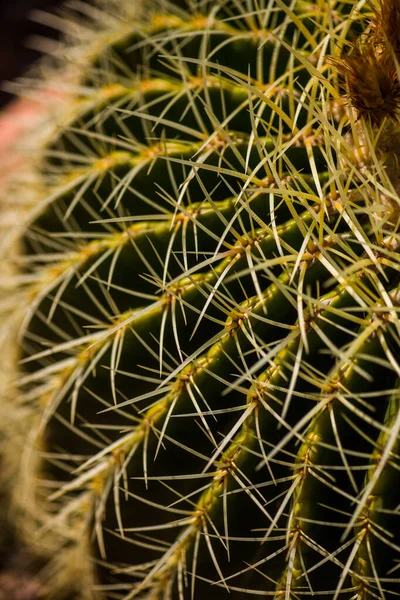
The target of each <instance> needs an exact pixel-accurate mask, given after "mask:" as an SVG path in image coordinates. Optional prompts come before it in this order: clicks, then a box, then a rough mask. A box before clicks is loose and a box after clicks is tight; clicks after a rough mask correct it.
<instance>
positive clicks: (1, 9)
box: [0, 0, 61, 106]
mask: <svg viewBox="0 0 400 600" xmlns="http://www.w3.org/2000/svg"><path fill="white" fill-rule="evenodd" d="M60 4H61V1H60V0H0V82H2V84H1V86H2V85H3V82H5V81H9V80H12V79H14V78H15V77H18V76H20V75H23V73H24V71H26V69H27V68H28V67H29V65H30V64H31V63H32V62H33V61H35V60H36V59H37V58H39V56H40V52H39V50H38V49H36V46H37V44H38V39H37V38H38V37H42V36H43V37H46V38H56V37H57V32H56V31H54V30H52V29H50V28H49V27H45V26H44V25H41V24H39V23H37V22H35V21H34V20H33V18H32V12H33V11H34V10H50V11H51V10H55V9H56V8H57V7H58V6H59V5H60ZM35 40H36V41H35ZM32 46H33V47H32ZM10 100H12V95H11V94H10V93H8V92H7V91H4V90H3V89H1V88H0V106H4V105H5V104H7V102H9V101H10Z"/></svg>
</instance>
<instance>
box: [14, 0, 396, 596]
mask: <svg viewBox="0 0 400 600" xmlns="http://www.w3.org/2000/svg"><path fill="white" fill-rule="evenodd" d="M396 1H397V0H395V1H394V2H393V6H395V5H396ZM121 5H122V6H118V4H116V5H115V6H114V7H113V8H110V7H109V8H108V9H107V8H101V7H100V6H97V8H96V7H92V8H90V9H89V8H88V6H86V8H85V9H84V7H83V6H82V5H81V4H79V3H77V8H76V10H77V11H78V12H77V19H76V20H77V22H78V24H79V27H80V33H79V35H82V38H80V40H81V42H82V39H83V40H84V41H85V43H83V42H82V44H81V45H82V46H83V47H82V48H80V51H79V52H77V53H76V54H75V55H72V56H75V57H76V56H79V61H80V66H79V68H80V69H81V72H82V75H81V76H80V82H79V83H78V84H75V88H74V92H73V94H72V96H73V97H72V99H71V106H70V107H69V109H68V110H67V112H66V114H65V115H63V117H62V118H59V119H58V121H57V124H56V127H55V128H54V130H53V134H52V136H50V138H48V141H47V142H46V143H45V146H44V148H38V149H37V150H38V151H39V152H38V153H39V154H40V160H39V161H38V162H39V164H38V167H37V173H36V179H35V185H34V188H35V189H34V196H35V199H34V201H33V202H32V206H31V208H30V209H29V210H28V212H27V213H26V215H27V216H26V217H24V219H23V221H22V222H21V224H20V225H21V227H19V231H21V230H22V235H20V248H21V250H20V252H19V253H18V254H17V255H16V256H15V259H13V258H12V257H11V261H13V262H14V264H15V265H16V267H17V269H18V271H19V274H18V275H15V281H16V286H17V288H16V290H15V293H16V294H17V296H14V298H15V297H16V298H17V301H16V305H17V307H16V309H15V310H14V311H13V313H12V316H11V317H10V318H9V319H8V320H7V321H6V325H8V330H12V331H14V334H15V335H17V333H18V339H19V344H20V346H19V347H20V350H19V353H20V359H21V360H20V362H19V367H18V369H19V376H18V378H17V384H18V385H17V390H16V391H15V392H14V393H11V391H10V389H11V388H9V391H8V392H7V394H5V396H6V397H7V398H8V400H4V402H5V403H7V402H8V404H7V406H9V412H10V415H11V414H12V415H14V414H17V415H19V417H18V418H19V419H20V421H19V423H20V425H19V426H16V425H14V426H13V430H12V431H10V430H11V427H10V426H8V431H7V423H9V422H11V420H12V419H11V417H10V419H9V420H7V419H6V422H5V424H3V425H2V429H3V430H6V433H7V436H8V437H7V439H8V446H7V449H8V450H7V452H5V461H7V460H9V461H10V463H11V462H13V461H14V463H15V465H14V470H13V475H12V481H11V486H12V489H13V492H12V496H13V497H12V499H11V506H12V509H11V511H12V515H13V517H12V518H13V519H14V520H15V523H16V527H17V529H18V531H19V535H21V536H22V538H24V539H25V540H26V543H29V544H30V546H31V547H32V548H34V552H35V553H37V555H38V556H42V557H43V560H44V562H43V564H44V566H43V569H42V571H41V577H42V578H43V590H44V591H43V597H45V598H60V599H61V598H96V599H97V598H103V599H104V598H110V599H118V598H120V599H125V600H128V599H131V598H141V599H147V600H168V599H172V600H175V599H176V600H184V599H191V600H194V599H196V600H199V599H202V598H207V599H208V600H212V599H220V598H221V599H223V598H233V599H234V598H252V597H258V596H266V597H271V598H282V599H285V600H289V599H293V600H295V599H296V600H297V599H303V598H309V597H310V596H312V595H315V597H316V598H326V599H328V598H329V599H331V600H336V599H342V598H343V599H349V600H350V599H354V600H355V599H357V600H367V599H368V600H370V599H371V600H372V599H374V598H377V599H385V598H386V599H389V598H396V597H398V596H399V594H400V576H399V570H397V567H398V565H399V559H400V521H399V506H400V461H399V455H400V438H399V431H400V412H399V399H400V395H399V377H400V356H399V354H400V352H399V336H400V327H399V320H398V318H397V315H398V311H399V306H400V294H399V292H400V287H399V286H400V279H399V269H400V260H399V255H398V251H397V248H398V240H399V237H398V233H397V224H398V215H399V212H398V205H399V196H398V192H399V189H400V187H399V183H398V176H397V175H396V173H397V166H396V167H394V166H393V165H397V160H398V144H397V143H396V119H395V117H394V116H393V118H392V116H391V115H389V116H388V115H386V118H385V119H384V120H383V121H381V122H380V123H378V124H377V123H376V122H374V119H373V118H371V119H369V118H368V116H366V115H357V106H356V107H355V108H354V107H352V105H351V98H350V99H349V98H348V97H346V96H343V93H342V92H341V88H340V79H339V81H338V77H339V75H338V71H337V70H336V69H334V68H333V67H332V65H330V64H329V61H327V60H326V57H327V56H328V55H335V54H336V55H337V54H338V51H339V50H338V49H340V48H346V47H348V45H349V44H350V43H352V44H353V46H352V47H353V49H354V48H356V45H354V44H357V42H355V40H356V39H357V35H358V34H359V32H360V31H362V28H363V27H366V28H368V18H371V15H368V11H367V10H364V9H363V11H362V12H360V11H361V9H362V5H361V4H360V5H357V6H354V7H352V6H351V4H343V3H337V2H335V0H331V1H329V2H327V1H325V0H321V1H318V2H317V3H316V4H312V3H308V2H301V1H298V2H296V1H295V0H294V1H293V2H291V3H286V2H285V1H281V0H270V1H269V2H267V1H264V0H260V1H257V0H215V1H214V2H210V1H209V0H204V1H201V2H200V1H199V2H194V1H193V2H188V5H186V4H185V3H184V2H180V3H171V4H167V3H164V2H160V3H159V4H157V5H156V6H152V7H151V9H150V11H149V12H148V11H147V10H143V11H142V12H144V13H145V14H144V16H140V17H139V16H136V17H133V16H132V15H130V14H129V10H128V6H127V5H129V2H122V3H121ZM384 6H385V5H384V2H383V1H382V2H381V4H380V7H381V11H383V9H384ZM144 8H145V7H144ZM356 9H357V10H356ZM80 10H81V11H82V13H84V14H80V13H79V11H80ZM125 10H128V12H127V14H126V15H125V12H124V11H125ZM357 11H358V12H357ZM119 15H120V17H119ZM107 19H109V21H110V25H109V28H110V29H108V25H107V23H108V21H107ZM365 19H366V22H367V25H365ZM103 20H104V22H105V25H104V23H103ZM81 30H82V31H83V30H84V32H83V33H82V31H81ZM366 30H368V29H366ZM91 31H92V33H91ZM93 31H94V33H93ZM91 38H93V40H94V41H93V40H92V41H90V39H91ZM87 40H89V41H87ZM385 43H386V44H388V45H389V41H387V42H385V41H384V42H382V43H381V45H380V46H379V48H377V49H375V50H374V52H375V53H376V55H374V56H376V60H378V59H379V57H380V56H381V53H382V52H384V51H386V52H391V51H392V50H391V48H389V49H387V48H386V49H385V48H384V50H382V44H383V46H384V45H385ZM85 44H86V46H85ZM346 45H347V46H346ZM77 48H78V50H79V47H78V43H77V44H76V45H75V50H76V49H77ZM353 51H355V50H353ZM397 56H399V55H398V54H397ZM73 60H75V59H71V61H73ZM331 62H333V61H331ZM339 70H340V69H339ZM368 77H369V73H368V72H366V73H365V78H366V82H367V83H366V84H368ZM350 84H351V82H350V83H349V82H348V83H347V85H348V86H349V85H350ZM347 91H348V90H347ZM383 93H384V92H382V94H383ZM366 105H367V103H366ZM367 108H370V106H369V105H368V106H367ZM375 121H376V119H375ZM19 187H21V186H19ZM19 193H20V194H21V193H23V190H22V192H21V191H20V192H19ZM21 228H22V229H21ZM10 323H12V324H13V325H12V327H11V326H10ZM17 329H18V331H17ZM14 334H13V335H14ZM10 386H11V384H10ZM17 420H18V419H16V421H17ZM9 455H12V458H10V456H9ZM15 455H17V460H15V458H16V456H15ZM8 485H9V484H8Z"/></svg>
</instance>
